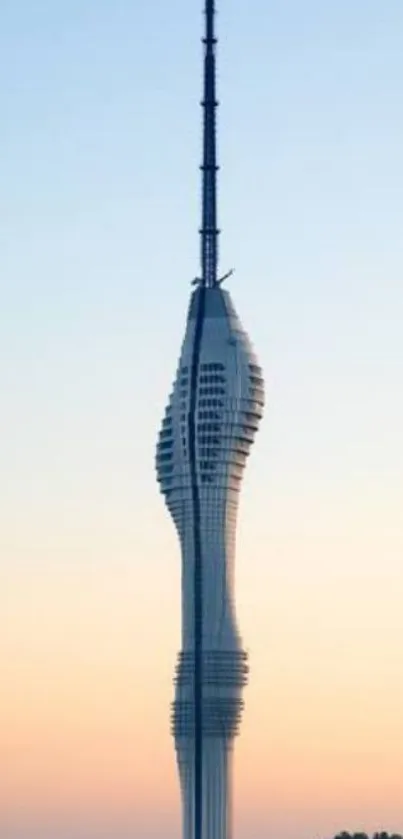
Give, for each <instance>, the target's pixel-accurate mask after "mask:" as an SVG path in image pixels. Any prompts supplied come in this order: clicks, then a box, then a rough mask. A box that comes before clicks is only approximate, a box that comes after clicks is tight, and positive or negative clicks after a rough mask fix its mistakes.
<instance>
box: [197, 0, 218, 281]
mask: <svg viewBox="0 0 403 839" xmlns="http://www.w3.org/2000/svg"><path fill="white" fill-rule="evenodd" d="M214 15H215V8H214V0H206V6H205V16H206V29H205V37H204V38H203V44H204V96H203V101H202V103H201V104H202V108H203V163H202V166H201V170H202V173H203V181H202V194H203V207H202V226H201V230H200V235H201V268H202V277H201V281H202V285H203V286H206V287H207V288H212V287H213V286H215V285H217V266H218V236H219V232H220V231H219V230H218V229H217V171H218V168H219V167H218V166H217V150H216V108H217V106H218V102H217V100H216V64H215V62H216V59H215V47H216V43H217V40H216V38H215V36H214Z"/></svg>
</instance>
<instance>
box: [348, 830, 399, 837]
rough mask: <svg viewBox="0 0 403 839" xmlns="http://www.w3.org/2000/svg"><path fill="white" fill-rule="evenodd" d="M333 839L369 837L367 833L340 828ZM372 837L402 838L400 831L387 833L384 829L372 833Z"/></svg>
mask: <svg viewBox="0 0 403 839" xmlns="http://www.w3.org/2000/svg"><path fill="white" fill-rule="evenodd" d="M334 839H371V837H369V836H368V834H367V833H361V832H360V831H359V832H357V833H349V832H348V830H342V831H341V833H338V834H337V836H335V837H334ZM372 839H403V836H402V835H401V833H388V832H387V831H386V830H381V831H379V832H378V833H374V835H373V837H372Z"/></svg>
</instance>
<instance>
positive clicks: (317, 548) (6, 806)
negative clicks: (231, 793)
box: [0, 0, 403, 839]
mask: <svg viewBox="0 0 403 839" xmlns="http://www.w3.org/2000/svg"><path fill="white" fill-rule="evenodd" d="M200 6H201V0H200V2H199V0H198V1H197V2H196V0H195V2H191V3H190V2H189V0H170V2H166V0H164V2H163V0H154V2H149V0H135V1H134V0H131V1H130V2H129V0H113V1H112V0H57V1H55V0H35V2H32V0H2V3H1V10H0V69H1V85H0V113H1V118H2V119H1V122H2V128H1V132H0V183H1V189H0V288H1V304H0V381H1V411H0V434H1V440H2V444H1V447H0V452H1V481H0V554H1V559H0V614H1V628H2V631H1V633H0V660H1V663H2V665H1V666H2V680H1V681H2V684H1V692H0V833H1V836H2V839H129V837H130V839H132V837H139V839H177V837H178V835H179V824H180V805H179V794H178V784H177V778H176V768H175V763H174V756H173V746H172V742H171V739H170V735H169V702H170V699H171V695H172V686H171V678H172V674H173V666H174V661H175V654H176V651H177V649H178V646H179V627H180V614H179V586H180V577H179V555H178V547H177V541H176V537H175V534H174V531H173V527H172V525H171V522H170V520H169V517H168V515H167V513H166V512H165V509H164V506H163V502H162V499H161V498H160V497H159V495H158V491H157V486H156V482H155V476H154V471H153V458H154V445H155V439H156V433H157V428H158V425H159V421H160V418H161V414H162V411H163V408H164V405H165V402H166V397H167V394H168V391H169V388H170V385H171V381H172V379H173V375H174V371H175V366H176V359H177V356H178V353H179V347H180V342H181V338H182V335H183V331H184V321H185V313H186V308H187V303H188V296H189V292H190V281H191V279H192V278H193V277H194V276H195V274H196V273H197V271H198V237H197V229H198V225H199V206H198V205H199V195H200V188H199V172H198V165H199V161H200V125H199V116H200V115H199V108H198V102H199V99H200V87H201V82H200V78H201V76H200V74H201V65H200V59H201V48H200V44H199V36H200V32H201V25H202V17H201V13H200V12H201V9H200ZM219 6H220V14H219V19H218V25H219V34H220V35H221V43H220V53H219V60H220V64H219V93H220V98H221V101H222V107H221V109H220V114H219V119H220V143H219V146H220V159H221V161H222V163H223V168H222V173H221V189H220V193H221V196H222V197H221V196H220V221H221V225H222V228H223V235H222V254H221V256H222V259H221V265H222V269H223V271H225V270H227V269H228V268H231V267H232V266H235V268H236V273H235V275H234V276H233V277H232V278H231V281H230V288H231V292H232V294H233V298H234V301H235V303H236V305H237V308H238V311H239V312H240V315H241V319H242V321H243V323H244V325H245V327H246V328H247V330H248V331H249V333H250V334H251V336H252V338H253V341H254V344H255V346H256V349H257V352H258V355H259V358H260V361H261V363H262V366H263V368H264V370H265V375H266V380H267V392H268V405H267V410H266V418H265V421H264V423H263V425H262V430H261V432H260V434H259V437H258V439H257V442H256V445H255V448H254V451H253V453H252V457H251V460H250V463H249V465H248V470H247V477H246V480H245V485H244V495H243V500H242V508H241V521H240V526H239V538H238V558H237V591H238V611H239V619H240V626H241V630H242V633H243V637H244V639H245V645H246V646H247V648H248V649H249V651H250V656H251V683H250V686H249V687H248V689H247V694H246V697H245V698H246V712H245V717H244V723H243V728H242V734H241V737H240V740H239V741H238V743H237V747H236V767H235V788H236V789H235V817H236V837H237V839H267V837H273V839H274V837H276V839H316V837H317V838H318V839H320V838H321V837H329V836H331V835H332V833H333V832H336V831H337V830H340V829H343V828H351V829H361V828H364V829H366V830H368V831H370V830H375V829H376V828H381V827H383V828H386V829H389V830H399V829H400V830H401V828H402V824H403V796H402V776H403V716H402V707H403V656H402V644H403V609H402V595H403V559H402V555H403V520H402V493H403V442H402V428H403V392H402V374H403V332H402V322H403V286H402V275H403V248H402V224H403V209H402V208H403V202H402V196H403V162H402V161H403V158H402V148H403V115H402V80H403V3H402V1H401V0H382V2H381V0H376V2H375V0H338V2H330V0H329V2H323V0H305V2H303V0H285V2H284V0H251V2H249V3H247V4H245V2H240V0H232V2H229V0H220V3H219Z"/></svg>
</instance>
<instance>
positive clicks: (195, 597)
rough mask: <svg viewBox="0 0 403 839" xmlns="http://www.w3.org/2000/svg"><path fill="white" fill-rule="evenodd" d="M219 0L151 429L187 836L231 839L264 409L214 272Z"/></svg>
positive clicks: (250, 357)
mask: <svg viewBox="0 0 403 839" xmlns="http://www.w3.org/2000/svg"><path fill="white" fill-rule="evenodd" d="M214 14H215V9H214V0H206V5H205V19H206V20H205V36H204V38H203V45H204V97H203V102H202V107H203V163H202V167H201V169H202V177H203V206H202V224H201V230H200V236H201V276H200V278H198V279H197V280H195V281H194V286H195V287H194V290H193V292H192V295H191V299H190V305H189V310H188V316H187V322H186V332H185V337H184V341H183V344H182V350H181V354H180V358H179V365H178V370H177V374H176V379H175V383H174V386H173V390H172V393H171V396H170V398H169V402H168V406H167V408H166V411H165V416H164V418H163V421H162V427H161V430H160V433H159V437H158V445H157V454H156V468H157V475H158V481H159V483H160V488H161V491H162V493H163V494H164V496H165V501H166V504H167V507H168V509H169V512H170V513H171V516H172V518H173V520H174V523H175V526H176V529H177V531H178V535H179V539H180V544H181V552H182V650H181V652H180V653H179V657H178V664H177V667H176V676H175V683H176V696H175V701H174V703H173V707H172V732H173V735H174V737H175V747H176V753H177V760H178V767H179V775H180V783H181V792H182V806H183V839H230V837H231V767H232V747H233V741H234V738H235V736H236V735H237V733H238V730H239V724H240V720H241V713H242V708H243V702H242V699H241V695H242V688H243V686H244V685H245V684H246V681H247V674H248V666H247V655H246V652H244V650H243V649H242V643H241V639H240V635H239V631H238V627H237V621H236V614H235V604H234V558H235V557H234V554H235V530H236V520H237V511H238V500H239V493H240V488H241V479H242V475H243V470H244V466H245V463H246V458H247V456H248V454H249V450H250V447H251V445H252V443H253V439H254V436H255V433H256V430H257V428H258V425H259V421H260V419H261V416H262V413H263V404H264V386H263V377H262V371H261V369H260V367H259V365H258V363H257V360H256V357H255V354H254V352H253V349H252V346H251V344H250V341H249V339H248V337H247V335H246V333H245V332H244V330H243V329H242V326H241V323H240V321H239V319H238V316H237V314H236V311H235V308H234V306H233V303H232V300H231V297H230V295H229V293H228V291H225V290H224V289H223V287H222V282H223V280H224V279H226V277H227V276H228V275H226V276H225V277H221V278H220V277H219V276H218V236H219V231H218V229H217V203H216V198H217V171H218V166H217V159H216V108H217V104H218V103H217V101H216V89H215V88H216V84H215V51H216V39H215V35H214Z"/></svg>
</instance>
